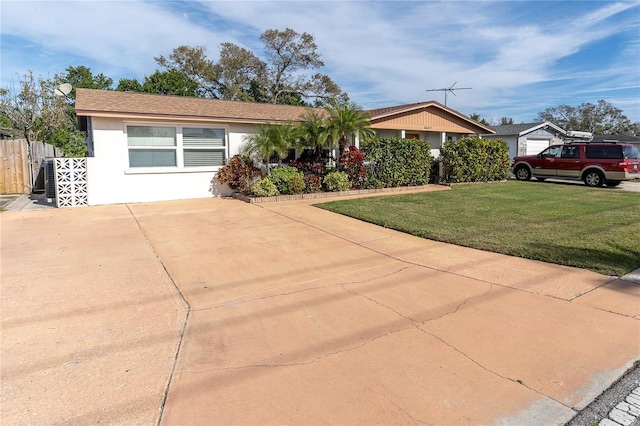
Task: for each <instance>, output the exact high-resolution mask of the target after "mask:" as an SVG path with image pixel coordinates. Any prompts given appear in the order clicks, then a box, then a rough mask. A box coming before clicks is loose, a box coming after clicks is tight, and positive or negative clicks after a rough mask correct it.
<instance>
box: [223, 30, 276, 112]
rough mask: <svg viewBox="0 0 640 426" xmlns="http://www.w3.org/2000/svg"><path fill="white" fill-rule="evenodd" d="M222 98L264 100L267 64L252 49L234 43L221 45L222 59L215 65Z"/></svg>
mask: <svg viewBox="0 0 640 426" xmlns="http://www.w3.org/2000/svg"><path fill="white" fill-rule="evenodd" d="M213 70H214V75H215V82H216V85H217V91H218V93H219V95H220V98H222V99H230V100H234V101H257V102H263V101H264V97H265V91H264V87H262V85H263V82H264V81H265V79H266V75H265V72H266V64H265V63H264V62H263V61H261V60H260V59H259V58H258V57H256V56H255V55H254V54H253V53H252V52H251V51H249V50H247V49H245V48H243V47H240V46H237V45H235V44H233V43H222V44H221V45H220V59H219V61H218V63H217V64H215V65H214V67H213Z"/></svg>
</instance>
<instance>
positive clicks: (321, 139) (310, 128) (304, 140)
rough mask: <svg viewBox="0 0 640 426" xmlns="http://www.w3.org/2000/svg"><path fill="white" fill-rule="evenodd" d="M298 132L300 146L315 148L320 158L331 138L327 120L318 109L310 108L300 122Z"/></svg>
mask: <svg viewBox="0 0 640 426" xmlns="http://www.w3.org/2000/svg"><path fill="white" fill-rule="evenodd" d="M297 133H298V134H297V136H298V146H299V148H313V149H314V150H315V155H316V158H320V155H321V154H322V148H324V147H326V146H327V141H328V139H329V134H328V133H327V122H326V120H325V119H324V118H323V117H322V116H321V115H320V114H319V113H318V112H317V111H313V110H309V111H307V113H306V114H305V116H304V121H302V122H301V123H299V124H298V126H297Z"/></svg>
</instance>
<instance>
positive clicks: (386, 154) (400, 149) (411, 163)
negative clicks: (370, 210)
mask: <svg viewBox="0 0 640 426" xmlns="http://www.w3.org/2000/svg"><path fill="white" fill-rule="evenodd" d="M362 152H363V153H364V154H365V157H366V159H367V161H369V167H368V179H369V180H370V182H368V186H369V187H378V188H380V187H383V188H390V187H396V186H414V185H426V184H428V183H429V173H430V172H431V146H430V145H429V142H427V141H421V140H418V139H399V138H383V139H372V140H369V141H367V142H366V143H364V144H363V146H362Z"/></svg>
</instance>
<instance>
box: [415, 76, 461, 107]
mask: <svg viewBox="0 0 640 426" xmlns="http://www.w3.org/2000/svg"><path fill="white" fill-rule="evenodd" d="M456 84H458V82H457V81H456V82H455V83H453V84H452V85H451V86H449V87H444V88H442V89H427V90H425V92H444V106H447V93H451V94H452V95H453V96H457V95H456V93H455V90H470V89H472V88H471V87H456V88H455V89H454V88H453V86H455V85H456Z"/></svg>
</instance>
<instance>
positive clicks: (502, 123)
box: [499, 117, 513, 126]
mask: <svg viewBox="0 0 640 426" xmlns="http://www.w3.org/2000/svg"><path fill="white" fill-rule="evenodd" d="M512 124H513V118H511V117H502V118H500V124H499V125H500V126H508V125H512Z"/></svg>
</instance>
